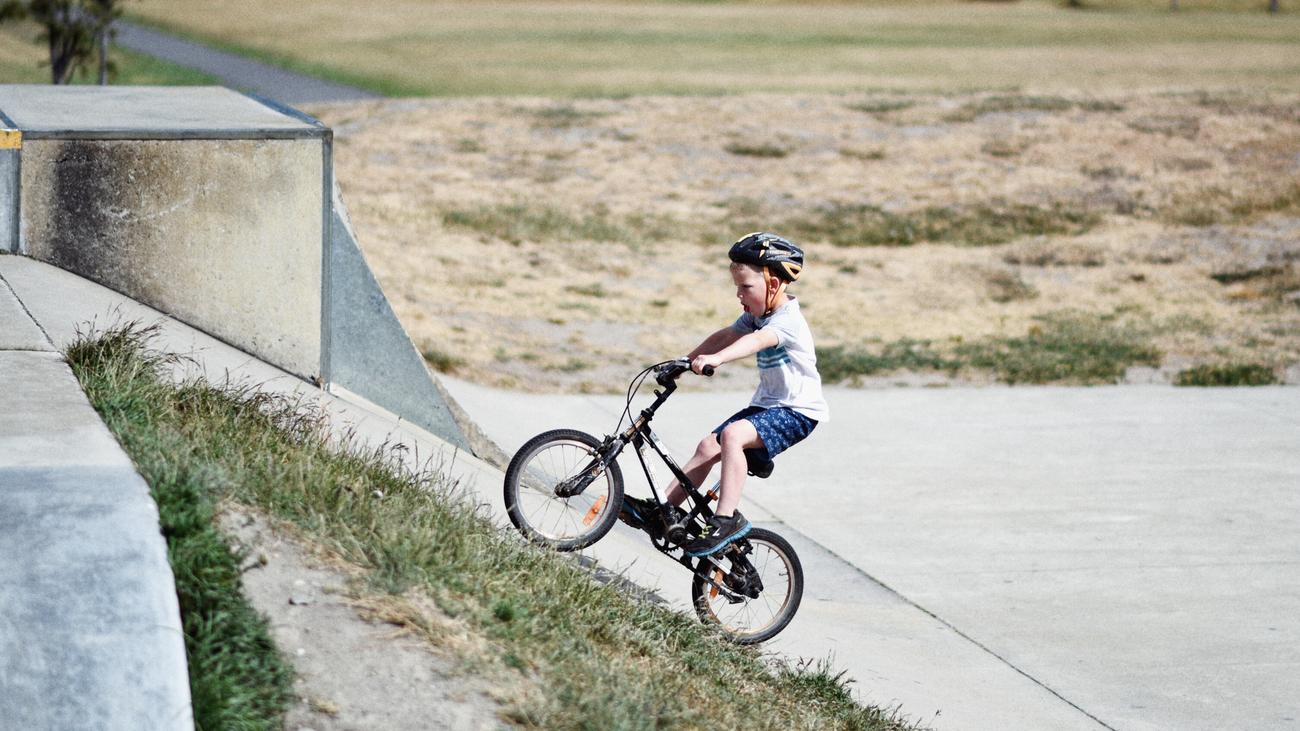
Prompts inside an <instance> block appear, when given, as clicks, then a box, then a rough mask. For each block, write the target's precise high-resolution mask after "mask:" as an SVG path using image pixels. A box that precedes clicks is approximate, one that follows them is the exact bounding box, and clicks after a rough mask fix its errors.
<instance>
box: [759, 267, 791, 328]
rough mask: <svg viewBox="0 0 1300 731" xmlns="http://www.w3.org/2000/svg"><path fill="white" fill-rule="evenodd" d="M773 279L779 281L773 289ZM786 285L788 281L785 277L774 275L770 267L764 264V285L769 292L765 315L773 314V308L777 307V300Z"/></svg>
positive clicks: (767, 292)
mask: <svg viewBox="0 0 1300 731" xmlns="http://www.w3.org/2000/svg"><path fill="white" fill-rule="evenodd" d="M773 281H775V282H777V286H776V289H772V282H773ZM785 285H786V282H785V280H784V279H781V278H780V277H774V276H772V272H771V271H770V270H769V269H768V267H767V266H766V265H764V267H763V287H764V289H765V290H766V294H767V301H766V304H767V310H766V311H764V312H763V317H767V316H769V315H771V314H772V310H774V309H776V301H777V299H779V298H780V297H781V293H782V292H784V291H785Z"/></svg>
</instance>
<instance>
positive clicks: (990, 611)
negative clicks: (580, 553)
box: [445, 374, 1300, 730]
mask: <svg viewBox="0 0 1300 731" xmlns="http://www.w3.org/2000/svg"><path fill="white" fill-rule="evenodd" d="M629 375H631V374H629ZM445 385H447V387H448V389H449V390H450V391H451V393H452V395H453V396H454V397H455V398H456V399H457V400H458V401H459V402H460V405H461V406H462V407H463V408H465V409H466V411H468V413H470V414H472V415H473V416H474V418H475V420H476V421H477V422H478V424H479V426H480V427H482V428H483V429H484V431H485V432H486V433H487V434H488V436H490V437H493V438H495V439H496V440H497V441H498V442H499V443H500V445H501V446H502V447H503V448H504V449H505V450H506V451H507V452H512V451H513V450H514V449H515V448H517V447H518V446H519V444H521V443H522V442H523V441H524V440H525V439H527V438H528V437H530V436H532V435H533V434H534V433H536V432H540V431H543V430H545V429H549V428H553V427H559V426H572V427H577V428H581V429H584V430H587V431H591V432H593V433H595V434H603V433H605V432H607V431H609V430H610V429H612V428H613V426H614V423H615V422H616V421H617V418H618V412H619V411H621V409H622V406H623V403H622V398H621V397H592V396H535V395H524V394H516V393H502V392H496V391H492V390H489V389H484V388H481V387H478V386H474V385H471V384H466V383H462V382H457V381H446V382H445ZM690 386H691V384H690V382H689V380H688V381H687V382H686V384H685V387H684V389H683V390H682V391H679V392H678V395H677V396H675V397H674V402H672V403H670V404H669V405H668V406H666V407H665V408H664V409H663V410H662V411H661V412H660V418H659V420H658V421H657V431H658V432H659V434H660V436H661V437H663V438H664V440H665V441H666V442H667V443H668V445H669V446H670V448H672V449H673V451H674V452H675V453H676V454H677V455H678V456H679V457H682V458H684V457H685V456H688V455H689V454H690V452H691V451H692V450H693V448H694V444H695V442H696V441H697V440H698V439H699V437H700V436H701V435H703V434H704V433H706V432H707V431H708V429H710V428H711V427H712V426H713V425H715V424H716V423H717V422H719V421H721V420H722V418H723V417H725V416H726V415H728V414H730V413H731V412H732V411H734V410H735V409H737V408H739V407H740V406H743V405H744V404H745V403H747V400H748V394H747V393H735V394H717V393H698V392H696V393H691V392H690ZM828 398H829V400H830V402H831V405H832V411H833V419H832V421H830V422H828V423H826V424H824V425H823V426H822V427H821V428H819V429H818V431H817V432H816V433H815V434H814V436H813V437H812V438H811V439H810V440H809V441H808V442H807V443H806V444H805V445H801V446H799V447H798V448H796V449H794V450H792V451H791V452H789V453H788V454H787V455H785V456H783V457H782V458H780V459H779V460H778V467H777V471H776V473H775V474H774V475H773V477H772V478H771V479H770V480H768V481H766V482H761V481H751V483H750V484H749V485H748V486H747V487H746V497H745V500H744V501H743V503H742V509H744V510H746V511H747V512H748V513H749V514H750V515H751V516H752V517H762V518H763V519H764V520H766V521H773V520H778V519H779V521H780V523H781V524H782V525H780V526H778V527H776V529H777V530H778V532H781V533H783V534H787V535H790V536H793V537H795V538H796V542H795V544H796V548H797V549H798V550H799V551H800V553H801V556H803V559H804V562H805V565H806V574H807V577H808V579H807V581H808V592H809V598H811V599H812V602H811V603H810V604H806V605H805V606H804V607H803V608H801V610H800V615H799V617H798V618H796V621H795V623H794V624H792V625H791V627H790V628H789V629H788V630H787V631H786V633H785V634H783V635H782V636H781V637H779V638H778V642H777V643H775V644H776V645H777V646H779V647H781V648H782V649H785V650H788V651H791V652H794V653H797V654H800V655H805V656H813V657H817V656H824V655H825V654H826V653H828V652H834V654H835V660H836V662H837V664H838V665H840V666H841V667H844V668H847V669H848V671H849V674H850V675H851V676H853V677H855V678H857V679H858V681H859V688H860V689H861V690H862V692H863V694H864V696H865V697H866V699H867V700H871V701H873V702H889V701H890V700H894V701H896V702H901V704H902V708H903V710H904V711H905V712H909V713H911V714H912V715H913V716H919V717H921V718H927V717H929V715H930V714H931V713H933V712H937V713H938V715H937V717H935V718H934V725H935V726H936V727H938V728H940V729H976V728H978V729H984V728H1032V729H1060V728H1102V727H1106V728H1115V729H1135V730H1137V729H1222V728H1252V729H1275V728H1276V729H1288V728H1300V721H1298V720H1297V719H1300V531H1298V530H1297V529H1296V516H1297V515H1300V389H1297V388H1285V387H1278V388H1262V389H1210V390H1200V389H1175V388H1171V387H1117V388H1092V389H1071V388H1016V389H1010V388H987V389H947V390H933V389H923V390H922V389H905V390H843V389H831V390H830V392H829V395H828ZM633 469H636V468H635V467H634V466H627V467H625V474H626V475H628V483H629V486H630V487H629V492H630V493H632V494H643V493H644V492H646V488H645V487H644V484H643V483H644V480H643V479H642V478H641V477H640V475H639V472H637V473H633V472H632V470H633Z"/></svg>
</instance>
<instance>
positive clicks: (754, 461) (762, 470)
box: [745, 449, 776, 480]
mask: <svg viewBox="0 0 1300 731" xmlns="http://www.w3.org/2000/svg"><path fill="white" fill-rule="evenodd" d="M765 451H767V450H764V449H746V450H745V464H746V465H748V466H749V474H751V475H753V476H754V477H757V478H758V479H760V480H762V479H765V478H767V477H770V476H771V474H772V470H774V469H776V463H775V462H773V461H772V460H770V459H768V458H767V457H765V456H764V455H763V452H765Z"/></svg>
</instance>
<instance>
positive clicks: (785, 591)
mask: <svg viewBox="0 0 1300 731" xmlns="http://www.w3.org/2000/svg"><path fill="white" fill-rule="evenodd" d="M706 576H707V577H709V578H708V579H706V578H705V577H706ZM715 584H716V586H715ZM724 590H725V591H724ZM728 594H730V596H728ZM691 598H692V599H693V600H694V602H695V613H696V614H697V615H699V617H700V620H701V621H702V622H704V623H705V624H716V625H718V626H719V627H720V628H721V629H722V631H723V632H724V633H726V634H727V635H728V636H730V637H731V639H732V640H734V641H735V642H737V643H739V644H742V645H752V644H755V643H758V642H764V641H766V640H770V639H772V638H773V637H775V636H776V635H777V633H778V632H780V631H781V630H783V629H785V627H786V625H788V624H790V620H792V619H794V614H795V612H797V611H799V602H800V601H801V600H802V599H803V566H802V565H801V564H800V563H799V556H798V555H796V554H795V552H794V548H793V547H791V546H790V544H789V542H787V541H786V540H785V539H784V538H782V537H781V536H779V535H777V534H775V533H773V532H772V531H770V530H766V529H763V528H754V529H753V530H751V531H750V532H749V535H747V536H745V537H744V538H742V539H740V540H738V541H736V542H735V544H733V545H732V546H730V547H729V548H728V549H727V550H726V551H724V552H723V553H721V554H719V555H718V556H717V557H716V562H714V561H710V560H709V558H702V559H700V562H699V564H698V565H697V566H696V570H695V578H694V580H692V582H691Z"/></svg>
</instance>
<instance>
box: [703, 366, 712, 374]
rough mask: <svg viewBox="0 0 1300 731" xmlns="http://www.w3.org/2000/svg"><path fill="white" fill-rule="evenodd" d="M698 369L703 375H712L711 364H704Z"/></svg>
mask: <svg viewBox="0 0 1300 731" xmlns="http://www.w3.org/2000/svg"><path fill="white" fill-rule="evenodd" d="M700 370H701V371H702V372H703V373H704V375H706V376H712V375H713V366H704V368H702V369H700Z"/></svg>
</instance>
